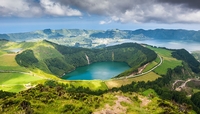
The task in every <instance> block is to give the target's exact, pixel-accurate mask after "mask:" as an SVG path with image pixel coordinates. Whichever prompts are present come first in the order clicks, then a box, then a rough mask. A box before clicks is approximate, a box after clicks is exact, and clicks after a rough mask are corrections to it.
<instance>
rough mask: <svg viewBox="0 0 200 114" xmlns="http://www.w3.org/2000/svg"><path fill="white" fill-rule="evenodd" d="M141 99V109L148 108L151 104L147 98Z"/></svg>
mask: <svg viewBox="0 0 200 114" xmlns="http://www.w3.org/2000/svg"><path fill="white" fill-rule="evenodd" d="M139 99H140V100H141V104H140V106H141V107H144V106H147V105H148V104H149V103H150V102H151V100H149V99H148V98H147V97H139Z"/></svg>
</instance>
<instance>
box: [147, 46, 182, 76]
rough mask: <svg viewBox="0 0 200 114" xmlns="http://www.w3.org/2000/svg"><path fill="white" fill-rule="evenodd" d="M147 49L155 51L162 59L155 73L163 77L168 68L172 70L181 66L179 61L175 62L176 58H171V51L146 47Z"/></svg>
mask: <svg viewBox="0 0 200 114" xmlns="http://www.w3.org/2000/svg"><path fill="white" fill-rule="evenodd" d="M147 48H149V49H151V50H153V51H155V52H156V53H157V54H159V55H160V56H161V57H162V59H163V63H162V64H161V65H160V66H159V67H157V68H156V69H155V70H154V72H155V73H157V74H159V75H165V74H166V73H167V69H168V68H171V69H174V68H175V67H177V66H182V61H181V60H177V59H176V58H173V57H172V54H171V53H172V51H170V50H167V49H163V48H155V47H151V46H147ZM152 64H153V63H152ZM150 65H151V64H150Z"/></svg>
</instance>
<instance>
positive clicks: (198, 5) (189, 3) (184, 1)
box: [157, 0, 200, 9]
mask: <svg viewBox="0 0 200 114" xmlns="http://www.w3.org/2000/svg"><path fill="white" fill-rule="evenodd" d="M157 2H161V3H169V4H171V5H184V6H185V7H188V8H191V9H200V1H199V0H157Z"/></svg>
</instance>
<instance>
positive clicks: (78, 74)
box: [62, 62, 130, 80]
mask: <svg viewBox="0 0 200 114" xmlns="http://www.w3.org/2000/svg"><path fill="white" fill-rule="evenodd" d="M129 68H130V67H129V66H128V64H126V63H124V62H98V63H93V64H90V65H87V66H83V67H78V68H76V70H74V71H72V72H70V73H68V74H66V75H65V76H63V77H62V79H66V80H94V79H101V80H107V79H110V78H112V77H114V76H117V75H118V74H120V73H122V72H123V71H125V70H127V69H129Z"/></svg>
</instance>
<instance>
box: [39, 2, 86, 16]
mask: <svg viewBox="0 0 200 114" xmlns="http://www.w3.org/2000/svg"><path fill="white" fill-rule="evenodd" d="M40 4H41V6H42V7H43V8H44V10H45V12H46V13H47V14H49V15H55V16H81V15H82V14H81V12H80V11H79V10H76V9H72V8H70V7H69V6H64V5H61V4H60V3H57V2H52V1H51V0H41V1H40Z"/></svg>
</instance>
